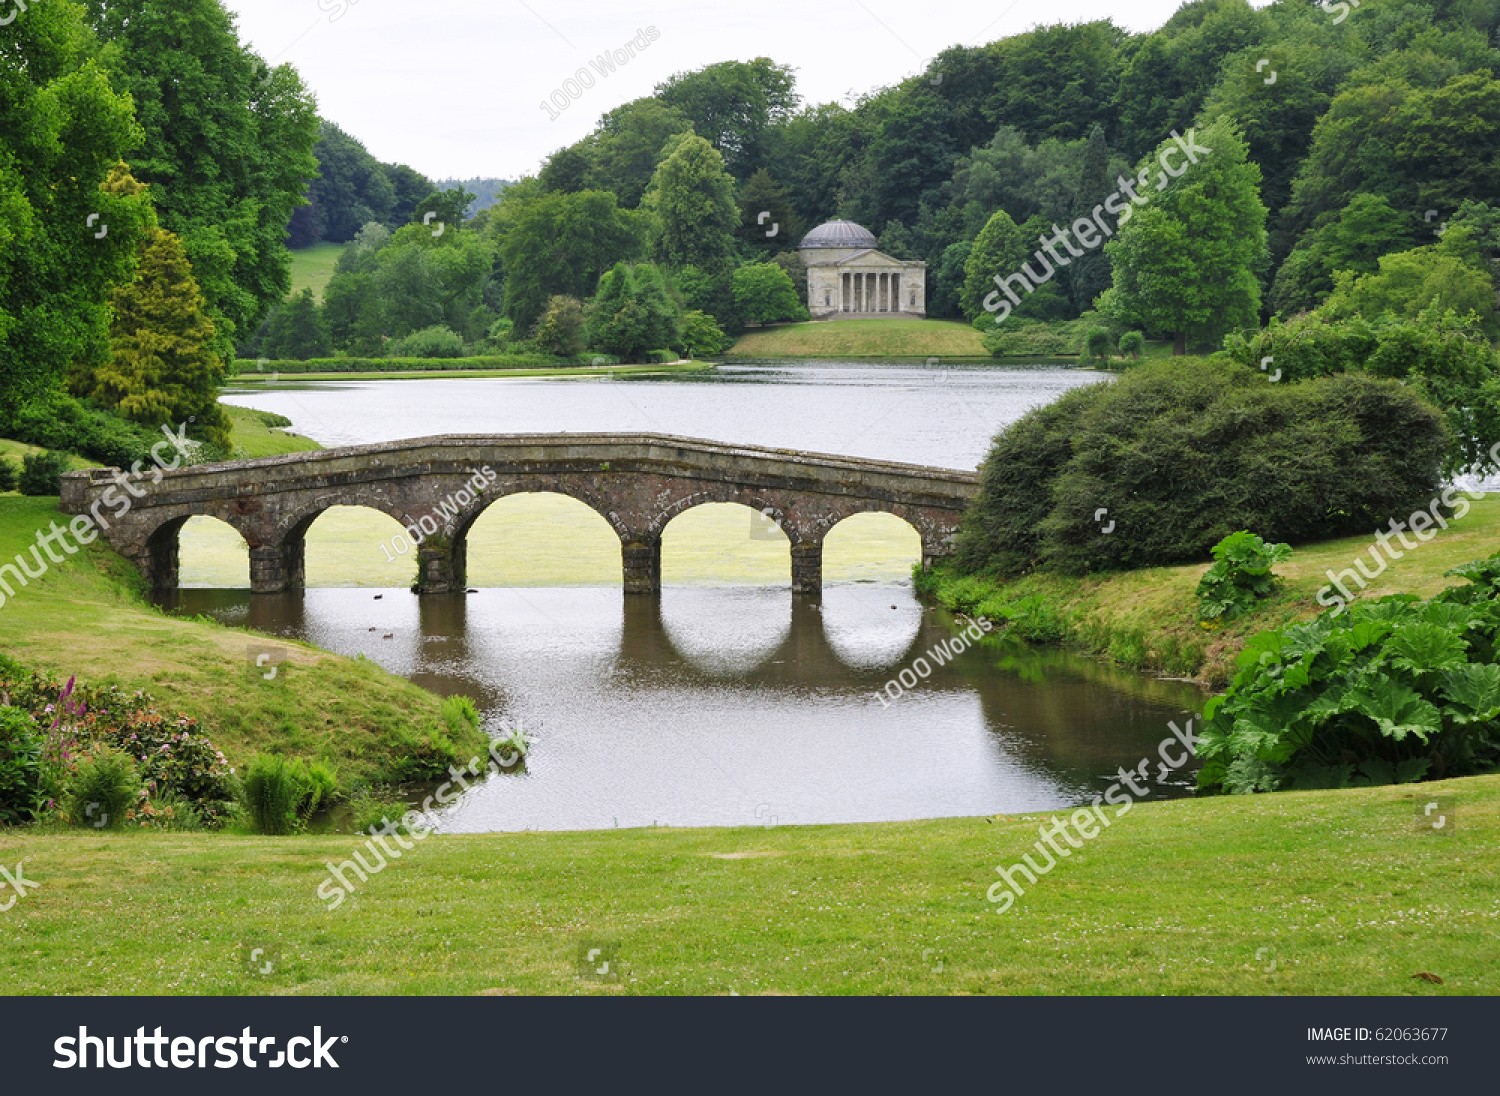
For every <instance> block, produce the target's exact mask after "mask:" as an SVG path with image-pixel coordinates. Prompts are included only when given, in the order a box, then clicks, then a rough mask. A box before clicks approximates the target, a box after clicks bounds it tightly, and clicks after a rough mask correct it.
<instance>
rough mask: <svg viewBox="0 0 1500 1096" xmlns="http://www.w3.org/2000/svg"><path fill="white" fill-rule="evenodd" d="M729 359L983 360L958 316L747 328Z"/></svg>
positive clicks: (984, 353)
mask: <svg viewBox="0 0 1500 1096" xmlns="http://www.w3.org/2000/svg"><path fill="white" fill-rule="evenodd" d="M726 356H727V357H730V358H917V359H923V358H988V357H989V356H990V353H989V351H988V350H986V349H985V348H984V343H983V342H981V341H980V338H979V332H977V331H975V330H974V329H973V328H972V327H970V326H969V325H968V324H966V323H964V322H963V321H961V320H919V319H884V320H879V319H876V320H825V321H814V322H812V323H798V324H788V325H787V326H785V327H772V328H768V329H767V330H764V331H751V332H748V333H747V334H745V335H742V336H740V338H739V339H738V340H737V341H736V342H735V344H734V346H733V347H731V348H730V350H729V352H728V354H727V355H726Z"/></svg>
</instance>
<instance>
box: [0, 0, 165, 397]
mask: <svg viewBox="0 0 1500 1096" xmlns="http://www.w3.org/2000/svg"><path fill="white" fill-rule="evenodd" d="M98 50H99V45H98V42H97V40H96V38H95V37H94V34H93V32H92V31H90V30H89V28H88V26H87V24H86V22H85V19H84V14H83V11H82V9H81V8H80V7H79V6H78V5H76V4H73V3H70V2H67V0H57V2H53V3H45V4H37V5H35V6H33V7H32V8H31V9H30V10H28V11H27V12H26V13H25V14H24V15H21V16H20V17H19V18H16V19H15V20H14V21H13V22H12V23H11V24H10V25H9V26H6V27H4V28H0V417H3V419H4V420H5V421H7V422H8V421H9V419H10V417H11V415H12V414H13V413H14V411H15V410H16V408H17V407H18V406H19V405H20V404H21V403H22V402H24V401H25V400H28V399H30V398H33V397H36V396H38V395H41V394H43V393H45V392H47V391H48V390H49V389H52V388H53V387H54V386H55V385H57V384H58V383H59V382H61V381H62V380H63V378H64V377H65V376H66V375H67V373H68V371H69V370H70V369H71V368H73V367H75V366H81V367H85V368H87V367H91V366H94V365H98V364H100V363H102V362H103V361H105V360H107V358H108V355H109V312H108V300H109V293H110V290H111V289H112V288H113V287H114V286H116V285H120V284H122V283H125V282H128V281H130V279H131V277H132V274H133V272H134V269H135V264H136V261H137V245H138V244H139V243H140V241H141V239H142V237H143V235H144V233H145V232H146V231H147V228H148V225H149V218H150V204H149V200H148V198H147V196H146V194H145V193H144V192H143V191H142V189H141V187H140V186H139V185H138V184H136V183H135V181H134V180H133V179H132V178H131V177H130V175H129V173H128V172H127V171H126V170H125V167H124V165H123V164H122V163H121V162H120V161H121V158H122V157H123V156H124V154H125V152H126V150H127V149H129V148H130V147H132V146H134V145H135V144H137V143H138V142H139V138H140V133H139V130H138V129H137V127H136V125H135V122H134V120H133V118H132V116H131V105H130V99H129V97H128V96H126V95H125V94H124V93H122V92H121V91H119V90H118V89H117V88H116V87H112V86H111V83H110V80H109V78H108V76H107V74H106V72H105V70H104V68H103V67H102V66H101V63H100V61H99V59H98Z"/></svg>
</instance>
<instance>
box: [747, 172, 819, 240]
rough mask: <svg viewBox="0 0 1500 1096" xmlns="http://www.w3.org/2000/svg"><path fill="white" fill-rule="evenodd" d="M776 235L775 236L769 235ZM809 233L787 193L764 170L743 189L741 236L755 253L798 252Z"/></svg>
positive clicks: (757, 173) (749, 179) (752, 177)
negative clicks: (773, 233) (792, 250)
mask: <svg viewBox="0 0 1500 1096" xmlns="http://www.w3.org/2000/svg"><path fill="white" fill-rule="evenodd" d="M773 231H774V232H775V235H774V236H773V235H768V233H771V232H773ZM805 232H806V226H805V225H804V224H803V223H802V218H801V217H799V216H798V215H797V212H796V210H795V209H794V208H793V207H792V203H791V200H790V199H789V198H788V197H787V193H786V191H785V190H784V189H783V188H782V187H781V186H780V185H779V184H778V183H777V182H776V180H775V179H773V178H771V175H770V172H768V171H766V170H765V169H764V168H761V169H760V170H758V171H757V172H756V173H755V174H754V175H752V176H750V178H748V179H746V180H745V185H744V186H743V187H742V188H741V189H740V234H741V238H742V239H743V240H744V241H745V243H746V244H747V245H748V247H749V248H750V250H751V251H753V252H757V253H759V254H761V255H765V256H770V255H773V254H775V253H776V252H778V251H785V250H788V249H792V248H795V247H796V246H797V243H798V241H799V240H801V239H802V236H803V234H804V233H805Z"/></svg>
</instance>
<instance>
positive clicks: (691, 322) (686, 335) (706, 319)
mask: <svg viewBox="0 0 1500 1096" xmlns="http://www.w3.org/2000/svg"><path fill="white" fill-rule="evenodd" d="M733 341H734V340H733V339H730V338H728V337H727V336H726V335H725V334H724V332H723V331H721V330H720V329H719V325H718V324H717V323H715V322H714V318H713V317H712V316H710V315H708V313H706V312H699V311H698V310H697V309H693V310H692V311H689V312H684V313H683V315H682V353H683V355H684V356H685V357H689V358H706V357H709V356H710V355H713V354H719V353H722V352H723V351H724V350H725V349H727V348H728V346H729V344H730V343H732V342H733Z"/></svg>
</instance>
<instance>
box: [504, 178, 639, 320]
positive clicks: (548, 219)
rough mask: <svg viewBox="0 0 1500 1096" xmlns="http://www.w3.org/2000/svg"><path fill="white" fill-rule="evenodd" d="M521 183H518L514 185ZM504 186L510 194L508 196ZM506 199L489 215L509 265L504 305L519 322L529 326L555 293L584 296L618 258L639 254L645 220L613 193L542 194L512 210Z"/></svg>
mask: <svg viewBox="0 0 1500 1096" xmlns="http://www.w3.org/2000/svg"><path fill="white" fill-rule="evenodd" d="M516 189H519V188H516ZM510 196H511V195H510V192H509V191H507V192H506V199H509V198H510ZM507 205H508V203H507V201H505V200H502V202H501V204H500V206H499V207H497V209H499V210H500V212H499V214H497V216H495V217H492V218H491V225H493V226H495V229H496V231H497V232H498V233H503V234H502V235H501V237H500V258H501V261H502V262H503V264H504V267H505V307H506V309H507V311H508V312H509V313H510V316H511V319H513V320H514V321H515V322H516V323H517V324H519V325H521V326H523V327H525V326H529V325H530V324H531V323H533V322H534V321H535V319H536V318H537V317H538V316H540V315H541V313H542V310H543V309H544V308H545V307H547V302H548V300H549V299H550V298H551V297H553V296H556V295H559V294H560V295H564V296H572V297H584V296H586V295H588V294H589V293H590V292H592V291H593V290H594V288H595V287H596V286H597V285H598V283H599V278H600V276H601V275H602V274H603V273H604V272H605V271H606V270H608V269H610V267H612V266H614V264H615V263H618V262H628V261H630V260H633V259H636V258H639V257H640V254H641V251H642V248H643V246H644V240H643V236H644V232H643V229H644V224H643V221H642V218H641V216H640V215H639V214H637V213H635V212H634V211H632V210H627V209H620V208H619V206H618V204H617V203H616V202H615V196H614V195H613V194H606V193H602V192H600V191H597V190H585V191H582V192H580V193H578V194H541V195H540V196H538V197H535V198H534V199H532V200H530V201H528V202H525V203H524V204H520V203H518V208H517V209H516V210H515V212H514V220H513V221H511V220H510V218H511V216H512V213H511V210H510V209H508V208H507Z"/></svg>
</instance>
